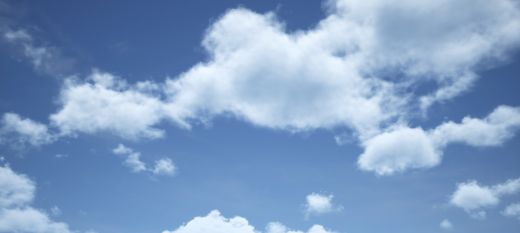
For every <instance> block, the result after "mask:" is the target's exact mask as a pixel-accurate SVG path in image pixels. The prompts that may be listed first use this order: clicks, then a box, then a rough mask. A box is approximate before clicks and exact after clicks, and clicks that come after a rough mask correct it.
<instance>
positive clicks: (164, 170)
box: [112, 144, 176, 176]
mask: <svg viewBox="0 0 520 233" xmlns="http://www.w3.org/2000/svg"><path fill="white" fill-rule="evenodd" d="M112 153H114V154H116V155H123V156H126V158H125V160H124V162H123V164H124V165H125V166H127V167H128V168H130V170H131V171H132V172H134V173H140V172H150V173H151V174H153V175H157V176H159V175H168V176H173V175H174V174H175V170H176V167H175V165H174V163H173V162H172V160H171V159H169V158H162V159H159V160H156V161H155V166H154V167H152V168H149V167H148V166H147V165H146V163H145V162H143V161H142V160H141V153H139V152H136V151H134V150H133V149H132V148H130V147H127V146H125V145H123V144H119V145H117V147H116V148H114V149H112Z"/></svg>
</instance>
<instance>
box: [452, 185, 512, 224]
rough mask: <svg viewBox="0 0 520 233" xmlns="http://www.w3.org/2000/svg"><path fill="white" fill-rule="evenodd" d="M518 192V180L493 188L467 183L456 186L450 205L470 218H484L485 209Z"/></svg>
mask: <svg viewBox="0 0 520 233" xmlns="http://www.w3.org/2000/svg"><path fill="white" fill-rule="evenodd" d="M519 192H520V178H517V179H511V180H507V181H506V182H504V183H501V184H497V185H494V186H483V185H480V184H478V183H477V182H476V181H468V182H465V183H460V184H458V185H457V190H456V191H455V192H454V193H453V194H452V195H451V199H450V203H451V204H452V205H454V206H456V207H459V208H462V209H464V210H465V211H466V212H467V213H468V214H470V216H472V217H474V218H477V219H483V218H486V212H485V211H484V209H485V208H489V207H494V206H496V205H498V204H499V203H500V198H502V197H503V196H506V195H512V194H516V193H519Z"/></svg>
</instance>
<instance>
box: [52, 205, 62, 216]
mask: <svg viewBox="0 0 520 233" xmlns="http://www.w3.org/2000/svg"><path fill="white" fill-rule="evenodd" d="M51 214H52V215H53V216H60V215H61V209H60V208H59V207H57V206H53V207H52V208H51Z"/></svg>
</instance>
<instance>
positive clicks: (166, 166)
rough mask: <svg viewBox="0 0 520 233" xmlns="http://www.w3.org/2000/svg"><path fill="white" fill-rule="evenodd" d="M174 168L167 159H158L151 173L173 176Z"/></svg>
mask: <svg viewBox="0 0 520 233" xmlns="http://www.w3.org/2000/svg"><path fill="white" fill-rule="evenodd" d="M175 170H176V167H175V165H174V164H173V162H172V160H171V159H169V158H164V159H159V160H157V161H155V166H154V167H153V170H152V173H153V174H155V175H173V174H175Z"/></svg>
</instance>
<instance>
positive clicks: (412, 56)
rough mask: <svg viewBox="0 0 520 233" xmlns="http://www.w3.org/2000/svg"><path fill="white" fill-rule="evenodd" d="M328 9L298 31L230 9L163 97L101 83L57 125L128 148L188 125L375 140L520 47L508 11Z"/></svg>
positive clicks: (377, 6) (517, 23)
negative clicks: (198, 57) (218, 122)
mask: <svg viewBox="0 0 520 233" xmlns="http://www.w3.org/2000/svg"><path fill="white" fill-rule="evenodd" d="M327 3H328V4H327V5H328V11H327V16H326V17H325V18H324V19H323V20H321V21H320V22H318V23H317V24H316V26H315V27H313V28H311V29H309V30H299V31H294V32H288V31H287V30H286V29H285V27H284V23H283V21H281V20H280V19H278V18H277V17H276V15H275V14H274V13H266V14H258V13H255V12H253V11H251V10H248V9H244V8H238V9H232V10H229V11H227V12H226V13H225V14H224V15H223V16H222V17H220V18H219V19H218V20H216V21H215V23H213V24H212V25H211V26H210V27H209V28H208V30H207V32H206V34H205V36H204V39H203V41H202V45H203V47H204V49H205V50H206V51H207V53H208V56H209V57H208V59H207V60H206V61H204V62H200V63H198V64H196V65H194V66H193V67H192V68H190V69H189V70H187V71H185V72H184V73H182V74H180V75H179V76H178V77H176V78H175V79H168V80H166V82H165V83H158V84H157V83H153V86H154V87H158V89H159V90H158V92H159V93H160V94H158V95H161V96H162V97H163V98H159V97H158V96H156V95H150V93H144V92H142V91H139V90H138V88H137V85H134V86H125V85H119V83H120V82H118V81H116V80H115V79H114V78H113V77H111V76H110V75H108V74H101V73H99V72H97V73H94V74H93V75H92V76H91V77H90V78H89V81H87V82H84V83H78V82H76V83H74V82H73V83H71V82H69V83H68V85H66V86H65V88H64V91H63V92H62V96H61V100H62V101H61V102H62V105H63V107H62V109H60V110H59V111H58V112H57V113H56V114H54V115H53V116H52V117H51V118H52V119H53V122H54V123H55V124H56V125H57V126H58V127H60V128H61V129H63V130H64V132H68V133H73V132H83V133H95V132H100V131H108V132H112V133H114V134H116V135H119V136H122V137H125V138H138V137H147V138H157V137H160V136H162V135H163V131H161V130H159V129H157V128H155V127H154V126H156V125H157V124H159V122H160V121H161V120H164V119H168V120H170V121H173V122H176V123H177V124H179V125H183V126H189V125H190V124H193V122H206V121H208V120H210V119H211V118H213V117H215V116H233V117H236V118H238V119H242V120H244V121H247V122H249V123H252V124H254V125H259V126H263V127H268V128H274V129H283V130H289V131H305V130H312V129H318V128H325V129H332V128H348V129H351V130H353V132H354V134H356V135H358V136H359V137H360V138H362V139H366V138H369V137H372V136H374V135H376V134H378V133H380V131H381V127H384V126H386V125H391V124H393V123H395V122H396V120H405V119H406V118H408V117H410V116H409V115H411V112H410V111H411V110H413V109H414V108H419V107H420V108H423V109H427V106H429V105H431V104H433V103H435V102H438V101H441V102H442V101H444V100H447V99H450V98H453V97H455V96H457V95H458V94H460V93H461V92H463V91H465V90H467V89H468V88H470V87H471V85H472V83H473V82H474V80H475V79H476V78H477V74H476V72H477V71H478V69H484V68H485V67H491V66H493V65H495V64H498V63H500V61H502V60H504V59H505V58H506V57H507V55H508V54H509V53H510V52H511V51H512V50H513V49H514V48H516V47H517V46H518V45H519V41H520V40H519V39H520V32H519V31H520V30H519V29H520V13H519V12H520V11H519V9H518V7H517V5H516V4H515V3H514V2H513V1H510V0H498V2H496V3H493V4H489V2H487V1H483V0H479V1H477V2H475V1H469V0H465V1H462V2H461V1H458V2H453V1H448V0H443V1H434V2H421V3H416V2H413V1H408V0H401V1H397V2H393V3H392V4H389V3H388V2H385V1H381V0H369V1H366V3H363V4H362V3H361V2H359V1H344V0H336V1H328V2H327ZM466 5H467V6H471V7H461V6H466ZM461 9H462V10H461ZM434 16H435V17H434ZM438 16H442V17H438ZM237 22H240V23H237ZM403 25H404V26H403ZM399 28H406V30H405V29H399ZM483 63H485V64H486V65H483ZM100 79H102V80H100ZM425 87H428V88H425ZM422 89H428V90H430V91H428V92H427V93H423V92H424V91H419V90H422ZM403 93H406V94H403ZM418 99H421V101H417V100H418ZM82 103H85V106H83V105H81V104H82ZM114 119H117V120H114Z"/></svg>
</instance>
